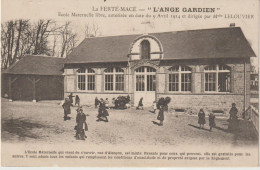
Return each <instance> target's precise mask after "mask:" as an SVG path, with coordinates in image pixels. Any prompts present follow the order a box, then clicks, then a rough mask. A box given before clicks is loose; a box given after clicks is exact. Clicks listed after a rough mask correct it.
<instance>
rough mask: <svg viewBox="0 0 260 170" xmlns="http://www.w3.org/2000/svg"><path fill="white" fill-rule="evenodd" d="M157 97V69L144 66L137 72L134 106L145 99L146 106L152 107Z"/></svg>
mask: <svg viewBox="0 0 260 170" xmlns="http://www.w3.org/2000/svg"><path fill="white" fill-rule="evenodd" d="M155 95H156V69H154V68H152V67H148V66H142V67H139V68H137V69H136V70H135V93H134V105H135V106H137V105H138V102H139V100H140V98H141V97H143V105H144V106H152V104H153V101H155Z"/></svg>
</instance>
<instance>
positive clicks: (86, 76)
mask: <svg viewBox="0 0 260 170" xmlns="http://www.w3.org/2000/svg"><path fill="white" fill-rule="evenodd" d="M92 70H93V69H92ZM80 75H83V76H85V90H80V89H79V87H78V83H79V76H80ZM88 75H94V77H95V81H94V90H88ZM95 89H96V76H95V71H94V73H88V68H85V73H78V72H77V91H78V92H94V91H95Z"/></svg>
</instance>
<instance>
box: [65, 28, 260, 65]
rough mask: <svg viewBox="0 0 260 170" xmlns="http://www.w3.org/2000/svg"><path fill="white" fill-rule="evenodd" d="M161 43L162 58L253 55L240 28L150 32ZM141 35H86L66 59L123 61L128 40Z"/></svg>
mask: <svg viewBox="0 0 260 170" xmlns="http://www.w3.org/2000/svg"><path fill="white" fill-rule="evenodd" d="M148 35H152V36H154V37H156V38H157V39H158V40H159V41H160V42H161V44H162V47H163V53H164V57H163V60H171V59H200V58H244V57H254V56H255V53H254V52H253V50H252V48H251V46H250V44H249V43H248V41H247V39H246V38H245V36H244V34H243V32H242V30H241V28H239V27H228V28H216V29H201V30H188V31H177V32H163V33H151V34H148ZM140 36H141V35H140V34H138V35H122V36H108V37H95V38H86V39H85V40H84V41H82V42H81V43H80V44H79V46H78V47H76V48H75V49H74V50H73V52H72V53H71V54H70V55H69V56H68V57H67V59H66V63H91V62H116V61H127V60H128V57H127V56H128V52H129V48H130V46H131V44H132V42H133V41H134V40H135V39H137V38H138V37H140Z"/></svg>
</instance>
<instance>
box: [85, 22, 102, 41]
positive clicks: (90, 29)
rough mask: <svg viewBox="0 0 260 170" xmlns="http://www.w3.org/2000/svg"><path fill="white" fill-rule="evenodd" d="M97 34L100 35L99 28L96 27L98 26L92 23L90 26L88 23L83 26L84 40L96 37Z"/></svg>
mask: <svg viewBox="0 0 260 170" xmlns="http://www.w3.org/2000/svg"><path fill="white" fill-rule="evenodd" d="M99 34H100V27H99V26H98V24H96V23H93V24H92V25H90V24H89V23H86V24H85V29H84V35H85V38H88V37H96V36H98V35H99Z"/></svg>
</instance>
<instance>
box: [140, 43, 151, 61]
mask: <svg viewBox="0 0 260 170" xmlns="http://www.w3.org/2000/svg"><path fill="white" fill-rule="evenodd" d="M141 59H150V43H149V41H148V40H143V41H142V42H141Z"/></svg>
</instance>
